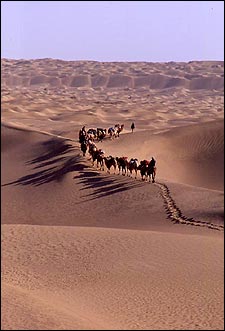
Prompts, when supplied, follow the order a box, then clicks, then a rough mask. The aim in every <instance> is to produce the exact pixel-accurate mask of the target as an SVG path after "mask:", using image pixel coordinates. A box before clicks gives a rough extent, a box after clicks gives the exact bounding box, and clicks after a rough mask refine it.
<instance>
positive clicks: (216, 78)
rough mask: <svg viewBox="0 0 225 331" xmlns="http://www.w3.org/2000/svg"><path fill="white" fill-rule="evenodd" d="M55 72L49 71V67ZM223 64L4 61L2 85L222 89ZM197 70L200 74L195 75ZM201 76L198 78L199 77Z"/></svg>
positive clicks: (213, 62)
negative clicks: (193, 72) (194, 72)
mask: <svg viewBox="0 0 225 331" xmlns="http://www.w3.org/2000/svg"><path fill="white" fill-rule="evenodd" d="M50 64H51V70H50V71H49V65H50ZM223 70H224V66H223V62H222V61H221V62H218V61H217V62H216V61H211V62H207V61H205V62H204V61H203V62H201V61H199V62H191V63H173V62H168V63H161V64H158V63H145V62H130V63H129V64H128V63H123V62H109V63H104V62H102V63H101V62H99V63H98V62H92V61H86V62H82V61H68V62H66V61H59V60H53V59H50V60H47V59H44V60H32V61H19V60H6V59H2V84H3V85H5V86H8V87H13V86H43V85H44V86H48V87H56V86H57V87H62V86H64V87H72V88H78V87H88V88H96V87H104V88H107V89H112V88H119V89H122V88H132V89H133V88H139V87H146V88H149V89H166V88H173V87H174V88H175V87H183V88H187V89H190V90H195V89H196V90H198V89H209V90H212V89H222V88H223V86H224V79H223ZM192 71H197V72H198V74H197V75H196V74H191V72H192ZM196 76H197V77H196Z"/></svg>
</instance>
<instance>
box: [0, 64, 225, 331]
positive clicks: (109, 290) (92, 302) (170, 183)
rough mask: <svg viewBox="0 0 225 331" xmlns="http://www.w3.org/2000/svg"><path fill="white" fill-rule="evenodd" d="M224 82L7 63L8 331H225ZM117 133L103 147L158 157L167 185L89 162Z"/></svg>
mask: <svg viewBox="0 0 225 331" xmlns="http://www.w3.org/2000/svg"><path fill="white" fill-rule="evenodd" d="M223 74H224V64H223V62H221V61H204V62H201V61H199V62H197V61H191V62H188V63H184V62H182V63H176V62H169V63H146V62H127V63H121V62H111V63H110V62H104V63H103V62H102V63H100V62H95V61H61V60H53V59H40V60H29V61H28V60H26V61H25V60H8V59H2V101H1V104H2V128H1V130H2V131H1V138H2V142H1V156H2V158H1V166H2V171H1V193H2V198H1V203H2V211H1V216H2V225H1V228H2V243H1V248H2V260H1V263H2V264H1V266H2V300H1V309H2V314H1V323H2V326H1V328H2V329H3V330H126V329H128V330H129V329H130V330H146V329H149V330H223V329H224V111H223V107H224V104H223V102H224V81H223ZM133 121H134V122H135V126H136V128H135V130H134V132H133V133H132V132H131V129H130V125H131V123H132V122H133ZM116 123H120V124H124V130H123V131H122V132H121V134H120V137H119V138H116V139H112V140H111V139H110V138H109V137H106V138H105V139H104V140H103V141H102V142H97V145H98V147H99V148H100V147H101V148H102V149H104V151H105V154H106V155H113V156H127V157H128V158H131V157H136V158H138V160H139V161H140V160H142V159H150V158H151V157H152V156H154V157H155V159H156V161H157V174H156V182H155V183H149V182H145V181H142V180H141V177H140V175H138V177H137V178H136V179H135V178H134V176H132V177H129V176H122V175H119V174H118V169H117V171H116V173H115V174H114V173H113V171H111V173H110V174H109V173H107V171H106V169H105V170H104V171H100V170H99V169H97V167H96V165H94V166H92V162H91V160H90V157H89V155H88V154H86V156H83V155H82V153H81V150H80V144H79V141H78V132H79V130H80V128H81V127H82V126H83V125H85V126H86V128H92V127H93V128H96V127H102V128H109V127H111V126H114V125H115V124H116Z"/></svg>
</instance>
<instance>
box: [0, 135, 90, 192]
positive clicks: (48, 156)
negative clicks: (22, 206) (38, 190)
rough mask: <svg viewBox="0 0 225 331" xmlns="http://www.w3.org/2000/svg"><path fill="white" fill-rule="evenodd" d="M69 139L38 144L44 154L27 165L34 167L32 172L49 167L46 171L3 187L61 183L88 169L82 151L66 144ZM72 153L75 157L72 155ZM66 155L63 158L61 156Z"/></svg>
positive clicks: (34, 173)
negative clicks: (70, 175) (68, 174)
mask: <svg viewBox="0 0 225 331" xmlns="http://www.w3.org/2000/svg"><path fill="white" fill-rule="evenodd" d="M66 141H67V139H64V140H62V139H59V138H53V139H51V140H48V141H45V142H43V143H41V144H40V143H39V144H38V146H37V147H38V148H41V151H42V152H43V153H42V154H41V155H39V156H38V157H35V158H33V159H32V160H30V161H27V162H26V163H25V164H26V165H34V167H33V169H32V170H35V169H40V168H43V167H47V168H46V169H43V170H40V171H35V172H33V173H32V174H29V175H26V176H23V177H20V178H19V179H17V180H14V181H11V182H9V183H6V184H2V186H8V185H32V186H39V185H43V184H47V183H50V182H52V181H58V182H59V181H61V180H62V179H63V177H64V176H65V175H66V174H67V173H69V172H73V171H80V170H83V169H84V168H85V167H87V166H86V165H85V164H83V163H82V157H81V156H80V153H79V152H80V150H79V148H78V147H73V146H72V145H71V144H69V143H67V142H66ZM71 151H73V152H75V153H74V154H75V155H71ZM62 154H63V155H64V156H63V157H62V156H61V155H62ZM50 165H52V167H49V166H50Z"/></svg>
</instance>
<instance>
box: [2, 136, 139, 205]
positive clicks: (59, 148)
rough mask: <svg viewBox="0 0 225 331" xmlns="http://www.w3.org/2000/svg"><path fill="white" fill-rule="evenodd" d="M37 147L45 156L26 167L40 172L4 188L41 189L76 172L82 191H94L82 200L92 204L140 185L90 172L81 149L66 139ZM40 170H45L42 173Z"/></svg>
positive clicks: (30, 162)
mask: <svg viewBox="0 0 225 331" xmlns="http://www.w3.org/2000/svg"><path fill="white" fill-rule="evenodd" d="M37 147H38V148H39V149H40V150H41V152H42V154H41V155H39V156H38V157H35V158H33V159H32V160H29V161H27V162H26V163H25V164H26V165H27V166H30V165H33V169H32V170H37V169H39V170H38V171H35V172H32V173H31V174H29V175H26V176H23V177H20V178H19V179H17V180H14V181H11V182H9V183H6V184H2V187H4V186H9V185H23V186H25V185H32V186H40V185H43V184H47V183H50V182H52V181H57V182H60V181H62V180H63V177H64V176H65V175H66V174H67V173H69V172H77V174H76V176H74V179H78V181H79V184H82V188H81V189H80V191H85V190H87V189H90V190H91V193H88V194H86V195H84V196H83V198H84V199H85V201H89V200H94V199H98V198H101V197H103V196H108V195H112V194H115V193H118V192H122V191H127V190H130V189H132V188H134V187H137V186H140V185H141V184H140V183H138V182H137V181H133V180H132V181H130V182H129V181H128V180H127V179H125V177H123V176H117V175H114V176H113V175H112V176H108V175H105V174H104V175H103V174H101V173H99V172H98V171H97V169H96V170H95V169H94V168H93V170H92V169H91V170H90V166H89V165H86V164H85V162H84V158H83V156H81V151H80V149H79V147H74V146H72V145H71V144H70V143H68V140H67V139H60V138H52V139H51V140H48V141H45V142H43V143H41V144H39V146H37ZM71 152H72V155H71ZM62 155H63V156H62ZM45 167H46V168H45ZM41 168H44V169H42V170H41ZM85 201H84V202H85ZM78 203H81V202H78Z"/></svg>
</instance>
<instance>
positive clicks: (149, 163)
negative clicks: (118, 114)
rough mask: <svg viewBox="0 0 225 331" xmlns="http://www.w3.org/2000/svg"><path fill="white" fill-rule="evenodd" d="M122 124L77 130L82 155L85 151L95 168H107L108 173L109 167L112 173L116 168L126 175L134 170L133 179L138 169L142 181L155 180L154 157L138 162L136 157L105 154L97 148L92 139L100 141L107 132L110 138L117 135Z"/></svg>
mask: <svg viewBox="0 0 225 331" xmlns="http://www.w3.org/2000/svg"><path fill="white" fill-rule="evenodd" d="M123 128H124V124H122V125H119V124H116V125H115V127H114V128H109V129H108V131H107V129H101V128H97V129H88V131H86V130H85V127H83V128H82V129H81V130H80V131H79V142H80V148H81V151H82V153H83V156H85V155H86V153H87V151H88V153H89V154H90V156H91V159H92V164H93V165H94V164H95V161H96V163H97V168H99V169H100V170H104V169H105V167H106V168H107V172H108V173H110V170H111V168H113V169H114V174H115V173H116V169H117V168H118V170H119V174H122V175H128V176H131V177H132V174H133V172H134V174H135V179H136V178H137V174H138V171H140V175H141V178H142V180H143V181H145V180H146V181H149V182H151V181H152V183H154V182H155V176H156V166H155V163H156V161H155V160H154V158H152V159H151V160H141V161H140V163H139V161H138V159H137V158H131V159H130V160H128V157H127V156H121V157H114V156H112V155H109V156H106V155H105V152H104V151H103V150H102V149H101V148H97V146H96V144H95V142H94V140H97V141H102V139H103V138H105V137H106V135H107V132H108V135H109V137H110V138H111V139H113V138H116V137H119V134H120V132H121V131H122V130H123Z"/></svg>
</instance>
